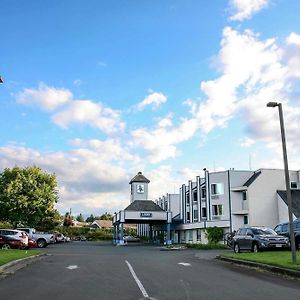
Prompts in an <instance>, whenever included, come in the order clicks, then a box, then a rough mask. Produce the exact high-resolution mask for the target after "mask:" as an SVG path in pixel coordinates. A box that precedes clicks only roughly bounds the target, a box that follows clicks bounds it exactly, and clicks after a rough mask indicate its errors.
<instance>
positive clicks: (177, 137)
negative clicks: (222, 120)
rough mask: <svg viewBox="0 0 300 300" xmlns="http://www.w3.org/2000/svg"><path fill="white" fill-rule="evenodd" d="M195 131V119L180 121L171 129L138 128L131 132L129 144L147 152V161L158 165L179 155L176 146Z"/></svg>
mask: <svg viewBox="0 0 300 300" xmlns="http://www.w3.org/2000/svg"><path fill="white" fill-rule="evenodd" d="M196 130H197V120H196V119H185V120H182V121H181V123H180V124H179V126H177V127H173V128H169V127H167V128H165V127H157V128H155V129H154V130H152V131H151V130H149V129H146V128H139V129H136V130H133V131H132V132H131V135H132V142H131V143H132V145H133V146H142V147H143V148H144V149H145V150H146V152H147V155H148V156H147V158H148V159H149V161H150V162H152V163H158V162H160V161H162V160H165V159H168V158H175V157H176V156H177V155H178V154H179V152H178V150H177V148H176V145H177V144H179V143H181V142H184V141H187V140H189V139H190V138H191V137H192V136H193V135H194V134H195V132H196Z"/></svg>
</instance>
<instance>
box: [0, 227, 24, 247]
mask: <svg viewBox="0 0 300 300" xmlns="http://www.w3.org/2000/svg"><path fill="white" fill-rule="evenodd" d="M0 235H1V236H7V237H11V238H13V239H17V240H20V241H21V243H22V245H23V247H24V248H25V247H27V246H28V236H27V235H26V232H24V231H21V230H13V229H0Z"/></svg>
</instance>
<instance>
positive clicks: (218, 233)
mask: <svg viewBox="0 0 300 300" xmlns="http://www.w3.org/2000/svg"><path fill="white" fill-rule="evenodd" d="M223 235H224V232H223V229H222V228H220V227H216V226H214V227H209V228H207V229H206V237H207V239H208V243H209V244H217V243H219V241H221V240H222V239H223Z"/></svg>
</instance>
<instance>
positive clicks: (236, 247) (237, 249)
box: [233, 243, 240, 253]
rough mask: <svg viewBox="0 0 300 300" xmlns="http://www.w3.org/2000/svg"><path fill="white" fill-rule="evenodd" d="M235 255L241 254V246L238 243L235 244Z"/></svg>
mask: <svg viewBox="0 0 300 300" xmlns="http://www.w3.org/2000/svg"><path fill="white" fill-rule="evenodd" d="M233 251H234V253H240V246H239V244H238V243H235V244H234V246H233Z"/></svg>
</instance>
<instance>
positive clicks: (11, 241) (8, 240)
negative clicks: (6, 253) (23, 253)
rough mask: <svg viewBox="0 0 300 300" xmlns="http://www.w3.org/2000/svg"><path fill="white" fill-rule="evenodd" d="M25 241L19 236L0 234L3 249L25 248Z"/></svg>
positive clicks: (0, 244) (0, 246)
mask: <svg viewBox="0 0 300 300" xmlns="http://www.w3.org/2000/svg"><path fill="white" fill-rule="evenodd" d="M24 247H25V246H24V243H23V242H22V240H20V239H18V238H14V237H11V236H7V235H0V248H1V249H3V250H8V249H22V248H24Z"/></svg>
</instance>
